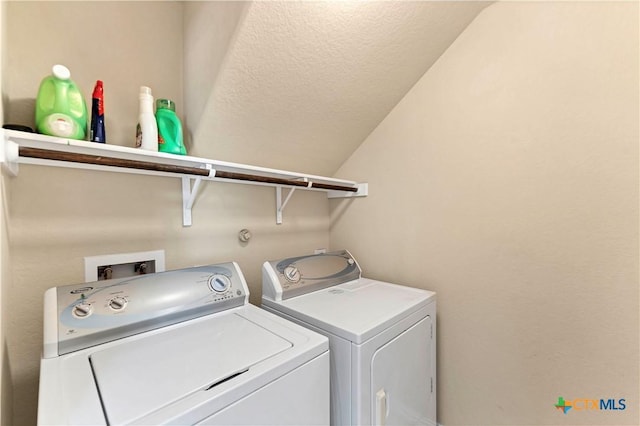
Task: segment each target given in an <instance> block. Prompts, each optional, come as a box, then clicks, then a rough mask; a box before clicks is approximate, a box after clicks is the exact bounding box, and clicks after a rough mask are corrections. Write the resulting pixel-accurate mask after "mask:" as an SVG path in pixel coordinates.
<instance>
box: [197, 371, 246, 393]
mask: <svg viewBox="0 0 640 426" xmlns="http://www.w3.org/2000/svg"><path fill="white" fill-rule="evenodd" d="M247 371H249V369H248V368H246V369H244V370H242V371H238V372H237V373H233V374H231V375H230V376H227V377H225V378H224V379H220V380H218V381H217V382H214V383H212V384H210V385H209V386H208V387H207V388H206V389H205V391H208V390H209V389H213V388H215V387H216V386H218V385H221V384H223V383H224V382H228V381H229V380H231V379H234V378H236V377H238V376H239V375H241V374H244V373H246V372H247Z"/></svg>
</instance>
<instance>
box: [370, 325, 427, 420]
mask: <svg viewBox="0 0 640 426" xmlns="http://www.w3.org/2000/svg"><path fill="white" fill-rule="evenodd" d="M432 344H433V342H432V339H431V318H430V317H425V318H424V319H422V320H421V321H420V322H418V323H416V324H415V325H413V326H412V327H411V328H409V329H408V330H406V331H404V332H403V333H402V334H400V335H399V336H397V337H395V338H394V339H393V340H391V341H390V342H388V343H387V344H385V345H384V346H382V347H380V349H378V350H377V351H376V353H375V354H374V356H373V359H372V362H371V396H370V397H371V409H372V412H371V419H372V424H374V425H425V424H431V423H433V424H435V413H432V412H431V411H434V410H432V407H433V406H434V404H432V401H431V399H432V398H435V393H434V391H435V390H434V389H433V388H432V387H433V381H432V380H433V378H432V371H433V369H432V362H433V360H432V348H431V345H432Z"/></svg>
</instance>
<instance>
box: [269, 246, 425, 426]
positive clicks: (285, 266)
mask: <svg viewBox="0 0 640 426" xmlns="http://www.w3.org/2000/svg"><path fill="white" fill-rule="evenodd" d="M262 292H263V293H262V294H263V295H262V307H263V308H264V309H266V310H268V311H271V312H274V313H277V314H278V315H281V316H282V317H284V318H287V319H289V320H291V321H294V322H297V323H298V324H301V325H304V326H305V327H307V328H309V329H311V330H314V331H317V332H319V333H322V334H324V335H325V336H327V337H328V338H329V347H330V357H331V424H332V425H403V426H406V425H435V424H436V295H435V293H433V292H430V291H425V290H420V289H415V288H410V287H404V286H400V285H395V284H390V283H386V282H381V281H374V280H371V279H367V278H362V277H361V270H360V267H359V266H358V264H357V263H356V261H355V259H354V258H353V257H352V256H351V254H350V253H349V252H347V251H346V250H342V251H337V252H332V253H325V254H316V255H308V256H300V257H291V258H288V259H283V260H274V261H268V262H265V263H264V265H263V267H262Z"/></svg>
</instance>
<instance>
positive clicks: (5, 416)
mask: <svg viewBox="0 0 640 426" xmlns="http://www.w3.org/2000/svg"><path fill="white" fill-rule="evenodd" d="M6 17H7V2H6V1H4V0H2V1H0V125H1V124H4V102H5V92H6V90H7V85H6V84H5V79H6V73H4V72H3V65H4V64H5V62H6V58H7V36H6V29H7V21H6ZM6 199H7V197H6V188H5V178H4V175H2V174H0V424H3V425H6V424H10V422H11V418H12V415H11V413H12V409H13V407H12V405H13V401H12V397H13V390H12V382H11V371H10V369H9V357H8V354H7V343H6V335H7V333H6V327H7V318H8V315H7V309H6V300H7V297H5V294H6V289H7V288H8V286H9V282H10V265H9V240H8V233H7V228H6V226H7V218H6V207H7V202H6Z"/></svg>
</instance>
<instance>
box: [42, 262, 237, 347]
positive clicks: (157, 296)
mask: <svg viewBox="0 0 640 426" xmlns="http://www.w3.org/2000/svg"><path fill="white" fill-rule="evenodd" d="M248 296H249V290H248V288H247V284H246V282H245V280H244V277H243V276H242V272H241V271H240V268H239V267H238V265H237V264H236V263H224V264H219V265H209V266H200V267H194V268H187V269H180V270H175V271H167V272H159V273H155V274H147V275H139V276H136V277H129V278H122V279H114V280H105V281H97V282H93V283H86V284H78V285H70V286H62V287H55V288H52V289H49V290H48V291H47V293H46V294H45V318H44V321H45V334H47V330H48V329H50V330H54V329H57V336H55V340H56V341H57V346H58V348H57V350H56V354H55V355H54V356H57V355H62V354H65V353H69V352H73V351H76V350H79V349H84V348H86V347H89V346H93V345H96V344H99V343H104V342H107V341H111V340H116V339H119V338H123V337H127V336H130V335H133V334H137V333H140V332H143V331H147V330H151V329H155V328H160V327H165V326H167V325H171V324H174V323H178V322H182V321H185V320H187V319H192V318H196V317H199V316H203V315H208V314H213V313H216V312H221V311H224V310H227V309H231V308H234V307H238V306H242V305H245V304H247V303H248ZM53 312H56V317H55V318H52V316H53V315H47V313H51V314H53ZM53 322H55V324H54V323H53ZM53 325H55V327H53ZM51 338H52V336H49V340H51ZM46 341H47V336H46V335H45V342H46ZM45 346H46V343H45ZM46 352H47V350H46V347H45V357H48V356H47V353H46ZM49 355H50V354H49Z"/></svg>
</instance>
